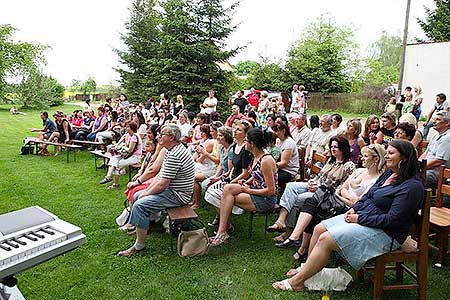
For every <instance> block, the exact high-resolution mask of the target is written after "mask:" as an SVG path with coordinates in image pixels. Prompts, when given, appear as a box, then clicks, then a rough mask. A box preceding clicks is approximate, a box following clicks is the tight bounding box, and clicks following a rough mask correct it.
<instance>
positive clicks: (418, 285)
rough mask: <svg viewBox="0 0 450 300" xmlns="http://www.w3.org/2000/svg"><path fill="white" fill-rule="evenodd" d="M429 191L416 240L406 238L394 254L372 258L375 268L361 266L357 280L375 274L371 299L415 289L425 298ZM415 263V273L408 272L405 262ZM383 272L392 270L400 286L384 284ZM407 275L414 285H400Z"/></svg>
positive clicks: (416, 225) (424, 202) (416, 231)
mask: <svg viewBox="0 0 450 300" xmlns="http://www.w3.org/2000/svg"><path fill="white" fill-rule="evenodd" d="M430 201H431V190H430V189H427V190H426V191H425V199H424V201H423V204H422V209H421V212H420V214H418V216H417V221H416V224H415V226H413V230H414V231H415V232H414V233H413V234H415V235H416V236H417V237H418V239H417V241H415V240H413V239H412V238H411V237H408V238H407V240H406V241H405V242H404V243H403V245H402V246H401V247H400V248H399V249H398V250H395V251H392V252H389V253H385V254H383V255H380V256H378V257H376V258H375V267H364V268H362V269H361V270H359V271H358V277H359V278H362V277H363V273H364V272H367V271H368V270H373V271H374V274H373V275H374V278H373V299H374V300H381V294H382V292H383V290H405V289H407V290H410V289H416V290H417V292H418V299H420V300H425V299H426V286H427V267H428V234H429V225H430V222H429V217H430ZM405 262H415V264H416V269H415V272H414V271H413V270H411V269H409V268H408V267H407V266H406V265H405V264H404V263H405ZM388 263H395V265H394V266H387V264H388ZM386 270H395V272H396V279H397V280H398V281H400V284H395V285H386V284H385V283H384V275H385V271H386ZM404 272H406V273H408V274H409V275H411V276H412V277H413V278H414V279H415V283H412V284H403V274H404Z"/></svg>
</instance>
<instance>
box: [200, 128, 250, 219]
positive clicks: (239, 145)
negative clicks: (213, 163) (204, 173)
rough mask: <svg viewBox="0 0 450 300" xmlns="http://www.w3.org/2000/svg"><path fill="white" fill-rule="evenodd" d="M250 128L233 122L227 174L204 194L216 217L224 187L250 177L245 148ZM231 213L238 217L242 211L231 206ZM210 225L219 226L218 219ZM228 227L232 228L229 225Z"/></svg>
mask: <svg viewBox="0 0 450 300" xmlns="http://www.w3.org/2000/svg"><path fill="white" fill-rule="evenodd" d="M250 126H251V125H250V123H249V122H247V121H244V120H235V121H234V122H233V129H232V135H233V140H234V143H233V144H232V145H231V146H230V147H229V150H228V172H226V173H225V174H222V176H220V180H217V181H216V182H214V183H213V184H211V185H210V186H209V187H208V189H207V190H206V192H205V200H206V202H208V203H210V204H212V205H213V206H214V208H215V209H216V212H217V214H216V215H217V216H219V214H220V207H221V197H222V195H223V193H224V188H225V186H226V185H227V184H229V183H238V182H240V181H241V180H246V179H248V177H249V175H250V173H249V169H250V164H251V162H252V160H253V155H252V153H251V152H249V151H248V150H247V149H246V147H245V137H246V135H247V132H248V131H249V130H250V128H251V127H250ZM231 212H232V213H233V214H235V215H240V214H242V213H243V210H242V209H241V208H239V207H237V206H233V208H232V210H231ZM208 225H209V224H208ZM210 225H211V226H217V225H219V218H217V217H216V218H215V219H214V221H213V222H212V223H210ZM229 227H230V228H232V226H231V224H230V225H229Z"/></svg>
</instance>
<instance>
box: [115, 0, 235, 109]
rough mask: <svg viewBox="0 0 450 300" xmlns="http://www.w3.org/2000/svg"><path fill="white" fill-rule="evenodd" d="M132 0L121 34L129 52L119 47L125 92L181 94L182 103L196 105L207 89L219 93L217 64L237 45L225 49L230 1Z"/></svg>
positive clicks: (230, 29) (220, 81) (221, 82)
mask: <svg viewBox="0 0 450 300" xmlns="http://www.w3.org/2000/svg"><path fill="white" fill-rule="evenodd" d="M155 5H156V2H155V0H153V1H152V0H135V1H134V2H133V6H132V8H131V19H130V22H129V23H127V26H126V29H127V31H128V33H127V34H126V35H124V36H123V40H124V43H125V44H126V45H127V47H128V51H118V54H119V57H120V58H121V60H122V63H123V64H125V65H126V66H127V67H128V69H127V70H123V69H122V70H119V72H120V74H121V76H122V81H123V86H124V87H125V88H126V89H127V92H128V94H129V95H133V96H135V97H140V98H142V97H145V96H148V95H156V94H159V93H166V94H167V95H168V96H169V97H170V98H174V97H175V95H177V94H182V95H183V97H184V99H185V103H186V104H187V106H188V107H189V108H191V109H193V110H198V104H199V103H201V102H202V99H203V98H205V97H206V95H207V91H208V90H209V89H211V88H212V89H215V90H218V91H219V94H220V92H221V91H222V89H223V86H224V85H225V74H224V72H223V71H221V70H220V69H219V67H218V66H217V64H216V63H217V62H220V61H226V60H228V59H229V58H230V57H231V56H233V55H234V54H235V53H236V51H238V49H233V50H231V51H226V50H225V46H226V44H225V41H226V39H227V38H228V36H229V35H230V34H231V33H232V32H233V30H234V29H235V27H233V26H232V25H230V24H231V13H232V11H233V10H234V9H235V8H236V4H233V5H232V6H230V7H229V8H227V9H224V8H223V6H222V1H221V0H204V1H200V0H194V1H188V0H162V1H161V2H158V5H159V6H158V9H156V7H155Z"/></svg>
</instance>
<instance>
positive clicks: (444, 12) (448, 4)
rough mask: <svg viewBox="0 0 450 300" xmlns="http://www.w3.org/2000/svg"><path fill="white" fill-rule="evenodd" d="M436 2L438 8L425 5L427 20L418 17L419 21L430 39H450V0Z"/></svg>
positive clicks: (436, 0) (437, 40) (435, 0)
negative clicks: (432, 8)
mask: <svg viewBox="0 0 450 300" xmlns="http://www.w3.org/2000/svg"><path fill="white" fill-rule="evenodd" d="M434 2H435V3H436V9H435V10H431V9H430V8H428V7H425V12H426V17H425V20H420V19H417V22H418V23H419V25H420V27H421V28H422V30H423V31H424V32H425V35H426V36H427V37H428V38H429V39H430V41H433V42H439V41H450V0H434ZM419 41H420V40H419Z"/></svg>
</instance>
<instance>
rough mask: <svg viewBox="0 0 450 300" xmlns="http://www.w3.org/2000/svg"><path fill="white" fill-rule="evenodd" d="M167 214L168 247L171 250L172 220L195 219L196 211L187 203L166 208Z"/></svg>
mask: <svg viewBox="0 0 450 300" xmlns="http://www.w3.org/2000/svg"><path fill="white" fill-rule="evenodd" d="M166 211H167V216H168V217H169V228H170V235H171V237H170V249H171V250H172V251H173V237H172V236H173V235H174V234H173V233H174V230H173V229H174V228H173V224H172V222H173V221H187V220H192V219H197V218H198V215H197V213H196V212H195V211H194V210H193V209H192V207H190V206H189V205H184V206H178V207H172V208H168V209H166Z"/></svg>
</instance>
